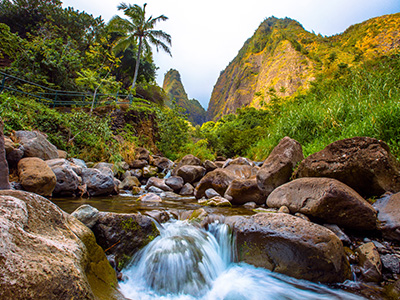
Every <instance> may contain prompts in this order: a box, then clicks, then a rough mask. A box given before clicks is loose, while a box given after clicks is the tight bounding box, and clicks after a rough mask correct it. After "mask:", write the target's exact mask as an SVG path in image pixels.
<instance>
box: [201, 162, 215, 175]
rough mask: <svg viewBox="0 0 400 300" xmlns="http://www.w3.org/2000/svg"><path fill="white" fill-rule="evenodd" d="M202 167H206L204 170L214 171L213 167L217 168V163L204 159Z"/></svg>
mask: <svg viewBox="0 0 400 300" xmlns="http://www.w3.org/2000/svg"><path fill="white" fill-rule="evenodd" d="M203 167H204V168H205V169H206V172H207V173H208V172H211V171H214V170H215V169H217V168H218V167H217V165H216V164H215V163H213V162H212V161H211V160H206V161H204V163H203Z"/></svg>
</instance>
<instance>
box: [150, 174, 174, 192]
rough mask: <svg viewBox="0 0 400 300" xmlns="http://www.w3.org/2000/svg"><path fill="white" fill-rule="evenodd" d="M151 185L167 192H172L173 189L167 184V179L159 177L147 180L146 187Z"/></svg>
mask: <svg viewBox="0 0 400 300" xmlns="http://www.w3.org/2000/svg"><path fill="white" fill-rule="evenodd" d="M151 186H155V187H157V188H159V189H161V190H162V191H166V192H172V191H173V189H172V188H171V187H169V186H168V185H167V184H165V180H164V179H161V178H157V177H150V178H149V180H148V181H147V184H146V187H145V189H149V188H150V187H151Z"/></svg>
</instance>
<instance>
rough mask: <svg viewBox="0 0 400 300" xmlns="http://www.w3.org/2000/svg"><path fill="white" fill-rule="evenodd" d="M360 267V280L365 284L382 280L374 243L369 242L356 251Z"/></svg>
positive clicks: (380, 264)
mask: <svg viewBox="0 0 400 300" xmlns="http://www.w3.org/2000/svg"><path fill="white" fill-rule="evenodd" d="M356 253H358V257H359V265H360V267H361V278H362V280H364V281H367V282H379V281H381V280H382V262H381V259H380V256H379V253H378V250H377V249H376V247H375V245H374V243H372V242H369V243H366V244H363V245H361V246H360V247H358V248H357V249H356Z"/></svg>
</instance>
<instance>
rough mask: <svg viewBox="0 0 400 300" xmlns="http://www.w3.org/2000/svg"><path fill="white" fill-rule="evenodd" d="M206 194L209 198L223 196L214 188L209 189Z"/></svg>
mask: <svg viewBox="0 0 400 300" xmlns="http://www.w3.org/2000/svg"><path fill="white" fill-rule="evenodd" d="M205 196H206V198H207V199H211V198H212V197H218V196H219V197H221V195H220V194H218V193H217V192H216V191H215V190H214V189H207V190H206V192H205Z"/></svg>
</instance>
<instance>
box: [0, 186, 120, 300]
mask: <svg viewBox="0 0 400 300" xmlns="http://www.w3.org/2000/svg"><path fill="white" fill-rule="evenodd" d="M0 232H1V242H0V245H1V246H0V260H1V261H2V263H0V274H1V280H0V298H1V299H15V300H25V299H46V300H47V299H48V300H59V299H88V300H89V299H93V300H94V299H110V300H111V299H115V300H116V299H125V298H124V297H123V296H122V295H121V294H120V292H119V291H118V290H117V287H118V283H117V279H116V276H115V271H114V270H113V269H112V267H111V266H110V264H109V263H108V261H107V259H106V256H105V255H104V252H103V251H102V249H101V248H100V247H99V246H98V245H97V244H96V240H95V237H94V235H93V233H92V232H91V231H90V230H89V229H88V228H87V227H86V226H84V225H83V224H82V223H81V222H79V221H78V220H77V219H76V218H74V217H72V216H70V215H68V214H67V213H65V212H63V211H62V210H61V209H59V208H58V207H57V206H56V205H55V204H53V203H51V202H50V201H49V200H47V199H45V198H43V197H41V196H39V195H36V194H32V193H27V192H21V191H10V190H8V191H0Z"/></svg>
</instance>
